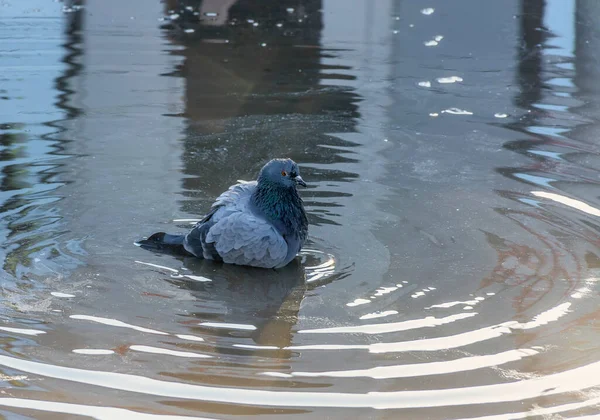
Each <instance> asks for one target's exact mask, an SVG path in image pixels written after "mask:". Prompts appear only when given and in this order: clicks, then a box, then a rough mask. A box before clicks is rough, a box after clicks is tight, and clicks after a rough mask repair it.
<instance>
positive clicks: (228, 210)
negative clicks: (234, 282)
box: [137, 159, 308, 268]
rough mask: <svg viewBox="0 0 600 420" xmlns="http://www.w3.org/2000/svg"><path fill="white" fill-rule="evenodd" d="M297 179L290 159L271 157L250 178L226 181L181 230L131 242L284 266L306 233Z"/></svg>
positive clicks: (297, 172)
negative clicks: (199, 217) (192, 223)
mask: <svg viewBox="0 0 600 420" xmlns="http://www.w3.org/2000/svg"><path fill="white" fill-rule="evenodd" d="M298 185H301V186H303V187H306V183H305V182H304V180H303V179H302V177H301V176H300V169H299V168H298V165H297V164H296V162H294V161H293V160H291V159H273V160H271V161H269V162H268V163H267V164H266V165H265V166H263V168H262V169H261V170H260V172H259V174H258V178H257V179H256V181H251V182H244V181H240V183H238V184H235V185H232V186H231V187H229V189H228V190H227V191H225V192H224V193H223V194H221V195H220V196H219V197H218V198H217V200H216V201H215V203H214V204H213V205H212V207H211V210H210V212H209V213H208V214H207V215H206V216H204V218H202V220H200V221H199V222H198V223H197V224H196V225H195V226H194V228H193V229H192V230H191V231H190V232H188V233H187V234H185V235H171V234H168V233H164V232H158V233H155V234H153V235H152V236H150V237H149V238H148V239H145V240H142V241H139V242H137V245H139V246H141V247H144V248H149V249H154V250H162V251H171V252H176V253H183V254H188V255H189V254H191V255H193V256H195V257H198V258H203V259H206V260H214V261H222V262H224V263H227V264H236V265H246V266H252V267H262V268H281V267H284V266H286V265H287V264H289V263H290V261H292V260H293V259H294V258H295V257H296V255H297V254H298V252H300V249H302V246H303V245H304V242H305V241H306V237H307V236H308V219H307V217H306V212H305V211H304V204H303V202H302V198H300V195H299V194H298V190H297V186H298Z"/></svg>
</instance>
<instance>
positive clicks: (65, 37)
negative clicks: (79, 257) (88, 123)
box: [0, 2, 83, 280]
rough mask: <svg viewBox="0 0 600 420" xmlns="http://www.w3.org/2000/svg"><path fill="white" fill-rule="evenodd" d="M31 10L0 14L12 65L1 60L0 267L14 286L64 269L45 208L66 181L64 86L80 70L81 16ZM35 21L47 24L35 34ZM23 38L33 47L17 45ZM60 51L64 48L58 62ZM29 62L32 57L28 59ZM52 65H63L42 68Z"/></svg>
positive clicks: (69, 111) (68, 109) (57, 227)
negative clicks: (14, 16) (0, 249)
mask: <svg viewBox="0 0 600 420" xmlns="http://www.w3.org/2000/svg"><path fill="white" fill-rule="evenodd" d="M66 3H67V5H65V6H64V7H65V8H69V7H70V6H68V5H69V4H71V3H72V2H66ZM22 6H24V7H25V11H23V10H21V9H20V7H22ZM32 6H36V4H35V3H33V2H29V3H28V5H18V7H17V14H18V15H19V17H20V18H21V19H10V15H9V16H7V17H8V18H9V19H8V20H7V21H6V22H7V24H6V25H4V23H3V25H4V26H3V27H5V28H6V30H7V31H9V32H10V35H9V36H8V37H4V36H3V37H2V38H3V39H5V41H3V42H4V44H3V45H4V46H5V47H6V48H8V50H10V51H12V53H13V54H11V56H12V57H14V58H15V59H16V61H15V63H12V62H11V58H12V57H11V56H9V57H6V56H5V57H4V62H3V64H4V65H6V66H7V68H5V69H4V71H3V83H2V90H1V91H2V92H3V94H2V95H3V97H2V99H3V100H4V101H6V102H5V103H6V104H7V105H8V104H10V106H6V107H5V108H3V110H2V113H0V143H1V146H2V150H1V151H0V161H1V162H0V163H1V164H0V171H1V174H2V175H1V177H0V191H1V192H2V193H1V195H0V212H1V213H2V214H3V215H4V216H5V217H4V218H3V220H4V223H5V225H4V226H3V231H2V244H3V248H4V249H5V250H6V253H5V254H4V252H3V253H2V254H3V255H2V259H3V269H4V270H5V271H7V272H8V273H10V274H11V275H13V276H16V277H17V279H18V280H20V279H21V277H31V276H32V275H35V274H41V275H42V276H47V275H48V274H50V273H52V271H53V268H55V267H62V268H63V269H66V268H67V267H69V266H70V265H71V264H69V263H70V262H71V261H70V260H69V259H64V258H62V257H64V255H61V253H60V252H59V251H58V245H57V240H56V238H57V236H59V235H60V234H61V231H62V230H63V229H64V226H61V215H60V214H59V213H58V212H57V211H56V209H55V208H54V206H53V203H55V202H56V201H57V200H59V199H60V192H57V191H60V190H59V187H61V186H62V185H63V183H64V182H67V180H66V179H64V178H61V175H62V173H63V172H64V163H63V162H64V161H63V159H61V158H62V157H64V156H62V155H64V154H65V153H64V151H65V148H66V144H67V139H65V137H64V134H63V133H64V131H65V128H64V125H63V122H64V121H65V120H67V119H69V118H73V117H74V116H76V115H77V113H78V110H77V109H76V108H74V107H72V106H69V105H68V104H67V102H68V96H69V95H70V94H71V93H72V91H71V90H69V88H68V86H67V82H68V80H69V78H71V77H73V76H74V75H75V74H77V73H78V72H79V70H80V66H79V64H78V62H77V61H78V58H79V56H80V55H81V48H80V43H81V33H80V31H81V28H82V20H83V16H82V13H81V12H80V11H79V12H76V13H69V14H66V15H64V16H63V13H61V7H62V6H60V5H54V6H52V7H40V9H35V8H34V9H33V10H34V12H31V9H28V7H32ZM39 6H42V5H41V4H40V5H39ZM9 13H10V12H9ZM3 17H4V16H3ZM39 17H43V18H44V19H45V22H47V24H46V25H44V27H43V29H40V30H38V23H39V20H36V18H39ZM28 18H32V21H31V22H29V21H28ZM20 32H23V33H22V34H21V33H20ZM24 39H29V40H30V41H33V42H28V43H23V40H24ZM13 43H14V44H13ZM61 47H63V48H64V50H65V53H64V55H63V56H62V57H61V56H60V55H62V54H63V49H62V48H61ZM41 51H43V53H42V52H41ZM55 52H56V55H57V56H56V57H53V55H54V54H55ZM30 57H40V58H39V59H33V61H31V58H30ZM41 57H43V58H41ZM53 59H54V60H55V61H56V62H57V63H62V64H64V66H62V67H61V66H52V65H48V63H51V62H52V60H53ZM37 60H39V61H37ZM46 66H47V67H46ZM63 67H64V68H63ZM12 69H14V70H12ZM55 69H56V70H55ZM13 71H14V73H13ZM8 101H10V102H8ZM4 223H3V224H4ZM43 255H46V256H51V257H52V258H53V261H52V262H48V263H47V264H45V265H43V266H40V265H39V264H34V263H33V260H34V258H35V257H39V256H43ZM57 255H60V256H61V258H57ZM50 266H52V267H53V268H50Z"/></svg>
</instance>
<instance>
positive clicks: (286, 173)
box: [258, 159, 306, 188]
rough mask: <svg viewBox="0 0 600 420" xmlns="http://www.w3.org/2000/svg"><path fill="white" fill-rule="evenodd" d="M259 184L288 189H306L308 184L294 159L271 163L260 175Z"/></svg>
mask: <svg viewBox="0 0 600 420" xmlns="http://www.w3.org/2000/svg"><path fill="white" fill-rule="evenodd" d="M258 183H259V184H267V183H268V184H271V185H275V186H282V187H288V188H296V186H297V185H302V186H303V187H306V182H304V180H303V179H302V177H301V176H300V168H298V164H297V163H296V162H294V161H293V160H292V159H273V160H271V161H269V162H268V163H267V164H266V165H265V166H263V168H262V169H261V170H260V173H259V174H258Z"/></svg>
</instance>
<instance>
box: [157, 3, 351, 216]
mask: <svg viewBox="0 0 600 420" xmlns="http://www.w3.org/2000/svg"><path fill="white" fill-rule="evenodd" d="M205 3H206V4H205ZM205 3H203V2H170V3H167V4H166V5H165V6H166V9H167V10H169V9H172V10H174V11H183V12H182V15H181V16H180V17H179V18H178V19H176V20H175V21H174V22H175V23H169V24H167V25H164V28H165V30H166V31H167V33H168V36H169V38H170V39H172V40H173V42H175V43H178V44H181V45H182V46H184V47H185V48H184V49H182V52H181V54H182V55H183V56H184V57H185V60H184V62H183V64H182V66H181V68H180V69H178V74H179V75H181V76H182V77H184V78H185V80H186V95H185V98H186V101H185V111H184V115H185V117H186V118H187V125H188V126H187V129H186V132H185V137H184V140H183V146H184V153H183V156H182V160H183V164H184V173H185V174H186V175H188V176H187V177H186V178H185V179H184V189H185V191H186V192H185V196H187V197H189V198H190V199H189V200H186V201H185V202H184V203H183V210H184V211H186V212H190V213H194V212H197V211H198V208H199V207H200V208H207V206H208V205H209V204H210V202H211V200H212V199H213V198H214V197H215V196H216V195H218V194H219V193H220V192H221V191H223V190H224V188H226V187H228V186H229V185H230V184H232V183H234V182H235V181H236V180H237V177H239V175H240V174H242V175H243V179H254V178H255V176H256V174H257V173H258V170H259V169H260V168H261V166H262V164H264V161H265V160H268V159H269V158H270V157H273V156H289V157H291V158H292V159H294V160H296V161H297V162H300V163H304V162H310V163H312V164H335V163H342V162H352V159H351V158H348V157H347V154H346V153H345V154H344V155H342V153H332V151H331V150H329V151H328V152H327V153H323V152H322V151H323V146H324V145H327V146H330V147H337V148H343V149H347V148H352V147H353V146H355V145H354V144H353V143H351V142H348V141H343V140H341V139H339V138H335V137H331V136H328V135H326V134H325V133H326V132H327V131H333V132H350V131H354V130H355V127H354V126H355V120H354V118H356V117H357V116H358V112H357V105H356V102H357V101H358V100H359V97H358V96H357V95H356V93H354V92H353V91H352V89H349V88H348V87H343V86H342V87H337V86H328V84H327V78H328V77H332V78H338V75H335V74H328V75H325V74H323V72H322V70H323V69H324V66H323V64H322V63H321V60H322V57H323V56H324V55H327V54H328V53H327V51H324V50H323V49H322V48H321V46H320V45H319V39H320V33H321V29H322V26H323V25H322V21H321V11H320V9H321V7H322V4H321V1H318V0H310V1H308V0H307V1H300V2H298V1H291V2H276V1H273V2H267V3H264V2H260V3H256V2H245V1H238V2H229V3H227V4H226V5H222V6H223V7H222V8H220V9H219V10H221V12H219V13H221V14H220V15H219V16H217V17H216V19H217V21H215V18H212V17H210V16H206V15H204V13H208V12H203V11H204V10H211V11H212V10H213V8H214V7H218V5H216V4H214V3H213V2H205ZM186 7H191V8H192V9H193V10H199V11H200V12H197V13H199V14H200V16H196V15H195V14H194V13H192V12H191V11H189V10H187V9H186ZM178 13H179V12H178ZM209 14H210V13H209ZM199 19H200V20H199ZM255 24H256V26H255ZM192 29H193V30H194V31H195V32H194V33H193V34H191V35H190V34H187V33H185V30H192ZM345 69H346V70H348V67H345ZM328 70H331V68H328ZM232 162H234V163H233V165H234V166H233V167H231V165H232ZM217 173H218V174H220V175H221V176H220V177H215V176H214V174H217ZM303 173H304V174H306V175H305V176H306V177H308V179H310V180H311V181H312V182H313V185H315V184H316V183H318V182H322V181H325V180H327V181H334V182H335V181H351V180H352V179H353V178H356V177H357V174H354V173H347V172H344V171H339V170H321V171H318V172H317V171H314V170H312V169H311V168H310V167H307V168H306V169H303ZM313 191H314V190H313ZM344 195H348V194H344V193H340V192H336V191H318V192H312V191H309V192H308V193H307V194H305V197H306V201H307V205H308V206H309V207H311V208H314V209H313V210H312V211H310V212H309V217H310V220H311V222H312V223H313V224H320V223H336V222H335V221H334V217H335V215H336V214H335V212H333V209H334V208H335V207H336V206H337V205H338V204H334V203H329V204H326V203H324V202H323V201H322V200H320V198H332V197H341V196H344ZM325 207H328V208H329V209H327V208H325Z"/></svg>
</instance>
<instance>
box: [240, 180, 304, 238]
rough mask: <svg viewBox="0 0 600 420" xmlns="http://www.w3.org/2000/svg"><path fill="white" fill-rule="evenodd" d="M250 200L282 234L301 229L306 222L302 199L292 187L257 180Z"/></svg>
mask: <svg viewBox="0 0 600 420" xmlns="http://www.w3.org/2000/svg"><path fill="white" fill-rule="evenodd" d="M251 201H252V204H253V205H254V206H255V207H256V209H257V210H258V211H260V212H261V213H262V214H264V216H265V217H266V219H267V220H269V221H270V222H271V223H273V225H274V226H275V227H276V228H277V229H278V230H279V231H280V233H281V234H282V235H284V236H286V235H290V234H293V233H294V232H298V231H303V230H304V229H305V225H307V224H308V223H307V221H306V214H305V213H304V208H303V206H302V199H301V198H300V195H299V194H298V191H296V188H294V187H292V188H289V187H286V186H283V185H275V184H274V183H272V182H268V181H264V180H263V181H262V182H261V181H260V180H259V182H258V185H257V186H256V189H255V190H254V192H253V193H252V197H251ZM301 235H302V234H301Z"/></svg>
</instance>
